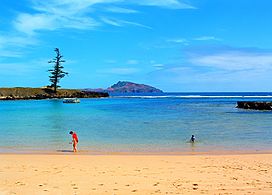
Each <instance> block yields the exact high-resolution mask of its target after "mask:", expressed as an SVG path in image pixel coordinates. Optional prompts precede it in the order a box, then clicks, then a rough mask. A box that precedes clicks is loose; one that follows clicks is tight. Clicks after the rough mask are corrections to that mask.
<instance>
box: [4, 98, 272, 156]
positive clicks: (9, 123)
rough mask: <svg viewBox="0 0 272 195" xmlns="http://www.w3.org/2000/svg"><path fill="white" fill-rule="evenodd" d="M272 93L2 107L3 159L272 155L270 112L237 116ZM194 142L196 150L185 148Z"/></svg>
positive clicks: (6, 104) (40, 102)
mask: <svg viewBox="0 0 272 195" xmlns="http://www.w3.org/2000/svg"><path fill="white" fill-rule="evenodd" d="M238 100H259V101H272V96H271V94H270V93H171V94H163V95H158V96H154V95H152V96H148V95H145V96H139V95H137V96H135V95H130V96H126V97H124V96H114V97H112V98H105V99H81V103H80V104H63V103H62V100H37V101H35V100H28V101H0V119H1V123H0V133H1V139H2V141H1V142H0V152H22V151H24V152H25V151H62V150H64V151H65V150H69V149H71V145H69V142H70V135H69V134H68V133H69V131H70V130H71V129H72V130H75V131H76V132H77V134H78V137H79V149H80V150H86V151H98V152H118V151H122V152H183V151H191V150H194V151H211V150H251V151H253V150H261V151H264V150H272V136H271V133H272V128H271V126H272V112H271V111H253V110H241V109H237V108H235V106H236V101H238ZM192 134H194V135H195V136H196V139H197V142H196V143H195V144H194V146H192V145H191V144H190V143H188V140H189V138H190V136H191V135H192Z"/></svg>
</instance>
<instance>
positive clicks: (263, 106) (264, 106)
mask: <svg viewBox="0 0 272 195" xmlns="http://www.w3.org/2000/svg"><path fill="white" fill-rule="evenodd" d="M236 107H237V108H242V109H252V110H272V102H255V101H238V102H237V106H236Z"/></svg>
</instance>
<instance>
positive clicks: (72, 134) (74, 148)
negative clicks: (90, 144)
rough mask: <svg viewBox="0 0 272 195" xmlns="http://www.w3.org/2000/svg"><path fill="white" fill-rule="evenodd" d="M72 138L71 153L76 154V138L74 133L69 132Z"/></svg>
mask: <svg viewBox="0 0 272 195" xmlns="http://www.w3.org/2000/svg"><path fill="white" fill-rule="evenodd" d="M69 134H70V135H71V136H72V143H73V151H74V152H77V144H78V137H77V134H76V132H73V131H70V133H69Z"/></svg>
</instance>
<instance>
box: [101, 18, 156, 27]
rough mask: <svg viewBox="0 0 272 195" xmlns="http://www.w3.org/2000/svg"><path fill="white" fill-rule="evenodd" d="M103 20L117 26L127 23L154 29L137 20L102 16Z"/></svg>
mask: <svg viewBox="0 0 272 195" xmlns="http://www.w3.org/2000/svg"><path fill="white" fill-rule="evenodd" d="M101 20H102V21H103V22H104V23H106V24H109V25H112V26H116V27H123V26H126V25H132V26H139V27H142V28H146V29H152V28H151V27H149V26H146V25H143V24H140V23H136V22H130V21H126V20H119V19H111V18H107V17H101Z"/></svg>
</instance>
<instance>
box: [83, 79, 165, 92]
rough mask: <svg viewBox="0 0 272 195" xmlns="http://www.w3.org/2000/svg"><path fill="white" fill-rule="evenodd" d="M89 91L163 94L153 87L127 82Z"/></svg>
mask: <svg viewBox="0 0 272 195" xmlns="http://www.w3.org/2000/svg"><path fill="white" fill-rule="evenodd" d="M88 90H90V91H97V92H108V93H163V91H162V90H160V89H157V88H155V87H152V86H149V85H145V84H138V83H133V82H128V81H119V82H118V83H116V84H114V85H112V86H111V87H108V88H107V89H88Z"/></svg>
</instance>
